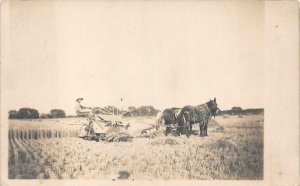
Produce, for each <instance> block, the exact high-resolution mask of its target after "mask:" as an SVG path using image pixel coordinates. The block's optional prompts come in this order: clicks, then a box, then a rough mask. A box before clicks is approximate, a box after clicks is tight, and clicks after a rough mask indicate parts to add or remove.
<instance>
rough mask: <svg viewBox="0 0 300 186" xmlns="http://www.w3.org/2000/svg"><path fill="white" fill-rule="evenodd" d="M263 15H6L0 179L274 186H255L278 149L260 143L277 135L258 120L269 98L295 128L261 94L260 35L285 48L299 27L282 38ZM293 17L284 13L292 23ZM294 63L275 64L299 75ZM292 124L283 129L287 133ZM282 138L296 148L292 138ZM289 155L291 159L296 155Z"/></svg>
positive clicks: (184, 10)
mask: <svg viewBox="0 0 300 186" xmlns="http://www.w3.org/2000/svg"><path fill="white" fill-rule="evenodd" d="M283 2H284V1H283ZM270 4H271V5H270V7H273V6H272V3H270ZM282 4H283V3H282ZM267 5H268V3H266V1H221V0H220V1H102V0H99V1H97V0H95V1H85V0H79V1H69V0H60V1H58V0H44V1H35V0H11V1H5V3H3V5H2V7H1V8H2V9H1V10H2V12H1V16H2V17H1V24H2V25H5V26H4V27H1V33H2V38H3V39H2V41H1V42H2V43H1V55H2V61H1V62H2V64H1V124H2V125H1V139H2V140H1V167H4V168H1V178H3V177H5V179H6V180H7V181H18V180H23V181H24V180H27V181H30V182H31V181H33V182H34V181H35V180H37V181H38V180H40V181H42V182H39V183H40V184H43V183H47V180H56V181H63V180H66V181H67V180H73V181H76V180H78V181H79V180H103V181H109V182H120V181H126V182H130V183H135V182H138V181H150V182H151V181H155V180H162V181H184V180H186V181H201V180H211V181H213V180H219V181H221V180H223V181H224V180H231V181H246V180H248V181H258V182H257V183H259V184H260V185H272V184H271V183H273V182H265V181H266V179H268V180H269V179H271V180H272V176H271V177H270V175H271V173H270V172H269V171H270V170H271V169H273V168H274V167H272V166H271V165H270V163H268V160H270V158H271V157H274V156H276V154H274V152H273V153H272V152H271V151H272V150H270V149H273V148H275V147H273V146H275V145H276V144H275V143H276V142H275V141H276V140H280V137H279V136H280V135H278V138H279V139H274V140H275V141H273V142H271V140H272V139H273V138H274V136H275V134H277V132H278V131H276V129H274V128H275V127H277V128H279V127H278V126H279V125H280V124H281V123H280V122H279V123H278V124H274V127H273V129H271V127H270V126H271V125H272V124H270V123H272V122H270V121H271V119H269V118H270V114H273V113H274V112H272V109H269V110H268V108H270V107H271V108H275V107H273V106H272V104H275V103H276V104H277V103H279V101H277V102H276V101H272V100H273V99H274V96H272V95H273V94H276V93H277V94H278V95H279V94H280V96H278V100H279V99H281V95H282V97H287V98H285V99H289V98H290V101H293V103H295V105H291V104H290V105H289V107H290V108H291V110H293V112H295V113H296V114H294V115H293V116H295V118H296V116H297V115H298V116H299V106H298V105H296V104H297V103H299V98H298V96H297V94H296V92H293V91H290V92H289V91H288V90H289V89H288V88H287V89H285V90H286V91H287V92H285V93H282V92H280V90H282V89H280V90H279V89H275V88H274V89H272V87H271V86H272V85H273V86H277V84H276V85H274V84H272V83H269V80H270V79H272V78H271V77H272V75H274V74H273V72H274V71H272V70H271V69H272V68H273V69H274V68H275V67H271V66H269V65H268V64H270V62H267V61H271V59H272V57H270V56H273V53H276V52H275V51H276V50H277V49H276V47H275V46H277V45H275V44H269V43H272V42H269V40H271V41H273V38H275V39H277V36H274V37H273V36H272V34H270V35H266V30H267V29H270V28H271V29H272V30H273V31H274V33H275V32H277V30H279V31H278V32H284V31H285V32H287V31H286V30H289V31H290V32H288V33H295V35H296V34H297V33H296V30H297V29H299V24H298V22H297V21H299V20H298V18H299V17H295V19H294V22H297V24H294V25H296V26H297V29H294V27H288V26H289V23H284V24H287V26H283V25H281V22H280V21H278V23H277V22H276V21H277V20H276V21H273V20H272V18H273V17H272V13H273V12H272V8H270V9H268V8H266V7H268V6H267ZM290 5H291V6H290ZM295 5H297V3H294V4H291V3H290V4H287V6H285V7H286V8H283V9H282V10H283V12H287V10H295V11H294V12H297V11H298V8H297V7H298V6H295ZM293 7H296V9H293ZM5 8H6V9H5ZM277 8H279V6H278V7H277ZM3 10H4V11H3ZM268 11H269V13H268ZM274 12H275V11H274ZM291 12H292V11H291ZM3 15H6V16H7V17H6V19H4V18H3ZM291 15H297V14H291ZM278 17H279V16H278ZM287 17H288V16H287ZM291 17H292V16H291ZM293 18H294V17H293ZM287 19H288V20H290V17H288V18H287ZM284 20H285V17H284V16H283V17H282V18H281V21H282V22H285V21H284ZM272 21H273V22H272ZM294 22H293V23H294ZM273 23H274V24H273ZM290 25H292V24H290ZM287 28H289V29H287ZM295 28H296V27H295ZM276 29H277V30H276ZM280 29H283V30H280ZM284 29H286V30H284ZM3 33H4V34H3ZM6 36H7V37H6ZM278 37H279V36H278ZM282 37H283V36H282ZM295 38H298V36H295ZM298 39H299V38H298ZM291 40H293V39H291ZM285 41H286V40H285ZM274 43H275V42H274ZM296 44H297V42H295V45H293V46H294V48H295V49H297V47H298V45H299V44H297V46H296ZM271 45H272V46H274V48H272V47H268V46H271ZM266 48H268V49H266ZM278 51H279V49H278ZM290 51H294V50H290ZM296 51H297V50H296ZM298 51H299V48H298ZM270 53H272V55H271V54H270ZM283 53H284V52H283ZM289 54H292V52H290V53H289ZM278 55H279V54H278ZM289 57H291V55H289ZM274 58H275V57H274ZM277 59H280V58H277ZM295 59H296V58H295ZM294 61H295V60H294ZM294 61H293V62H292V63H287V64H290V66H292V64H294V66H293V67H295V66H297V65H299V63H295V62H294ZM298 68H299V66H298ZM266 69H269V70H270V71H272V73H270V72H269V71H267V70H266ZM278 69H284V68H281V67H280V68H279V67H278ZM287 69H288V67H286V69H284V70H287ZM279 71H280V70H279ZM279 71H278V74H279V73H282V72H281V71H280V72H279ZM282 71H283V70H282ZM285 72H286V71H285ZM293 73H294V74H293ZM298 73H299V71H297V72H294V71H290V75H291V77H289V78H293V79H294V80H296V79H295V78H296V77H298V79H299V75H298ZM278 74H277V75H278ZM278 77H279V79H280V78H284V77H283V76H281V75H278ZM272 80H274V79H272ZM288 85H289V84H286V86H288ZM298 87H299V84H298ZM269 90H272V91H269ZM293 90H294V89H293ZM276 91H277V92H276ZM292 92H293V93H295V94H293V93H292ZM288 93H290V97H289V95H287V94H288ZM271 94H272V95H271ZM284 94H286V95H284ZM293 96H294V97H293ZM279 97H280V98H279ZM297 100H298V102H297ZM286 103H287V102H286ZM270 105H271V106H270ZM279 107H280V105H279ZM279 107H278V106H276V108H277V109H280V108H279ZM282 108H286V107H285V106H284V104H282ZM292 108H294V109H292ZM266 112H267V114H265V113H266ZM275 115H276V114H275ZM289 119H290V121H291V122H290V123H295V122H294V121H296V120H297V118H296V120H292V119H293V118H292V117H291V118H289ZM298 119H299V117H298ZM265 120H266V121H267V122H269V124H266V123H265ZM278 121H279V120H278ZM298 121H299V120H298ZM295 124H296V125H291V126H290V128H289V129H290V130H293V129H292V128H291V127H292V126H295V127H297V126H298V127H299V123H298V124H297V122H296V123H295ZM282 125H283V124H282ZM286 130H288V129H286ZM297 130H299V128H297ZM272 131H273V132H272ZM281 131H282V132H283V133H284V129H282V130H281ZM294 131H296V130H294ZM289 134H290V136H294V137H296V136H297V135H298V131H297V132H296V133H295V135H293V133H289ZM271 135H273V136H272V137H270V136H271ZM284 135H287V133H284ZM298 137H299V135H298ZM275 138H276V137H275ZM293 139H294V138H293ZM286 140H288V138H286ZM290 142H291V143H292V141H290ZM293 142H295V141H293ZM296 142H297V141H296ZM282 143H283V141H282ZM3 144H4V145H3ZM269 144H271V145H269ZM277 145H278V147H279V146H280V143H278V144H277ZM298 146H299V144H298ZM286 147H288V145H287V146H286ZM297 149H298V150H297ZM297 149H294V150H297V152H298V151H299V148H298V147H297ZM286 152H288V151H286ZM291 154H292V155H291V157H292V156H293V157H294V155H295V157H298V159H299V152H298V154H295V153H291ZM281 158H284V157H281ZM290 160H293V158H291V159H290ZM3 162H5V164H3ZM294 162H295V163H296V164H297V162H296V161H294ZM266 165H267V166H270V167H272V168H268V167H266ZM287 165H290V164H289V163H287ZM298 165H299V161H298ZM295 166H296V165H295ZM298 168H299V166H298ZM276 170H277V169H276ZM293 170H294V169H293ZM295 170H296V169H295ZM297 170H298V174H299V173H300V172H299V169H297ZM279 172H281V174H286V173H285V172H284V170H282V171H281V170H279ZM266 173H267V174H266ZM277 173H278V172H276V174H277ZM3 174H4V175H5V176H4V175H3ZM278 174H279V176H280V173H278ZM272 175H273V174H272ZM266 176H267V177H266ZM284 176H285V175H284ZM291 181H294V180H292V179H291ZM30 182H25V183H27V184H28V183H30ZM12 183H14V182H12ZM16 183H17V182H16ZM35 183H36V182H35ZM54 183H55V182H54ZM58 183H63V182H58ZM74 183H76V182H74ZM99 183H101V182H99ZM196 183H197V182H196ZM251 183H252V182H251ZM182 184H183V183H182ZM9 185H10V184H9ZM12 185H14V184H12Z"/></svg>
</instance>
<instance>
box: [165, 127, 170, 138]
mask: <svg viewBox="0 0 300 186" xmlns="http://www.w3.org/2000/svg"><path fill="white" fill-rule="evenodd" d="M171 130H172V129H171V127H166V131H165V135H166V136H167V135H168V134H169V133H170V132H171Z"/></svg>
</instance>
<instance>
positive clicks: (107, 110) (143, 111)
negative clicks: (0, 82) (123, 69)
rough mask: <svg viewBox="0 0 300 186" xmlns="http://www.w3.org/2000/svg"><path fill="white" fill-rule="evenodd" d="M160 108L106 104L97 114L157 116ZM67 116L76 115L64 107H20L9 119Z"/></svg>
mask: <svg viewBox="0 0 300 186" xmlns="http://www.w3.org/2000/svg"><path fill="white" fill-rule="evenodd" d="M159 111H160V110H157V109H155V108H154V107H153V106H151V105H149V106H140V107H138V108H136V107H133V106H130V107H128V110H122V109H119V108H117V107H115V106H111V105H108V106H105V107H103V108H101V107H95V113H96V114H104V115H106V114H114V115H121V114H122V115H123V116H125V117H133V116H156V115H157V113H158V112H159ZM65 117H76V116H66V113H65V111H64V110H62V109H52V110H51V111H50V113H46V114H45V113H41V114H40V113H39V112H38V110H37V109H33V108H27V107H24V108H20V109H19V110H18V111H17V110H10V111H9V112H8V118H9V119H37V118H42V119H46V118H65Z"/></svg>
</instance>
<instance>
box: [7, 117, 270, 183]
mask: <svg viewBox="0 0 300 186" xmlns="http://www.w3.org/2000/svg"><path fill="white" fill-rule="evenodd" d="M85 121H86V119H84V118H64V119H37V120H10V123H9V164H8V166H9V178H10V179H108V180H111V179H122V178H128V179H131V180H145V179H147V180H152V179H247V180H249V179H263V134H264V119H263V115H252V116H242V117H238V116H227V117H224V116H223V117H222V116H217V117H216V118H214V119H212V120H211V121H210V123H209V125H208V137H199V135H198V130H199V127H198V126H197V125H194V126H193V135H191V136H190V137H189V138H187V137H186V136H179V137H178V136H173V135H169V136H164V134H163V131H162V129H161V130H158V131H155V130H154V131H153V132H152V133H150V136H152V137H153V138H143V137H141V136H140V134H139V133H140V131H141V130H142V129H144V128H147V127H150V126H151V125H153V124H155V117H152V118H151V117H134V118H125V123H127V122H128V123H130V125H131V126H130V127H129V129H128V130H126V131H125V129H122V130H124V131H121V132H127V133H128V134H130V135H131V136H132V137H133V139H132V141H130V142H105V141H100V142H96V141H87V140H83V139H81V138H78V137H77V136H78V131H79V129H80V127H81V125H82V123H84V122H85Z"/></svg>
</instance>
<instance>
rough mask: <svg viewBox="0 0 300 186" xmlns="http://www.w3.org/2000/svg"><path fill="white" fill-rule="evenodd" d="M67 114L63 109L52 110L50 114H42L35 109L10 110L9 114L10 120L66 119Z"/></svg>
mask: <svg viewBox="0 0 300 186" xmlns="http://www.w3.org/2000/svg"><path fill="white" fill-rule="evenodd" d="M65 117H66V113H65V111H64V110H61V109H52V110H50V113H49V114H40V113H39V112H38V110H36V109H33V108H27V107H25V108H20V109H19V110H18V111H17V110H10V111H9V112H8V118H9V119H37V118H65Z"/></svg>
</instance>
